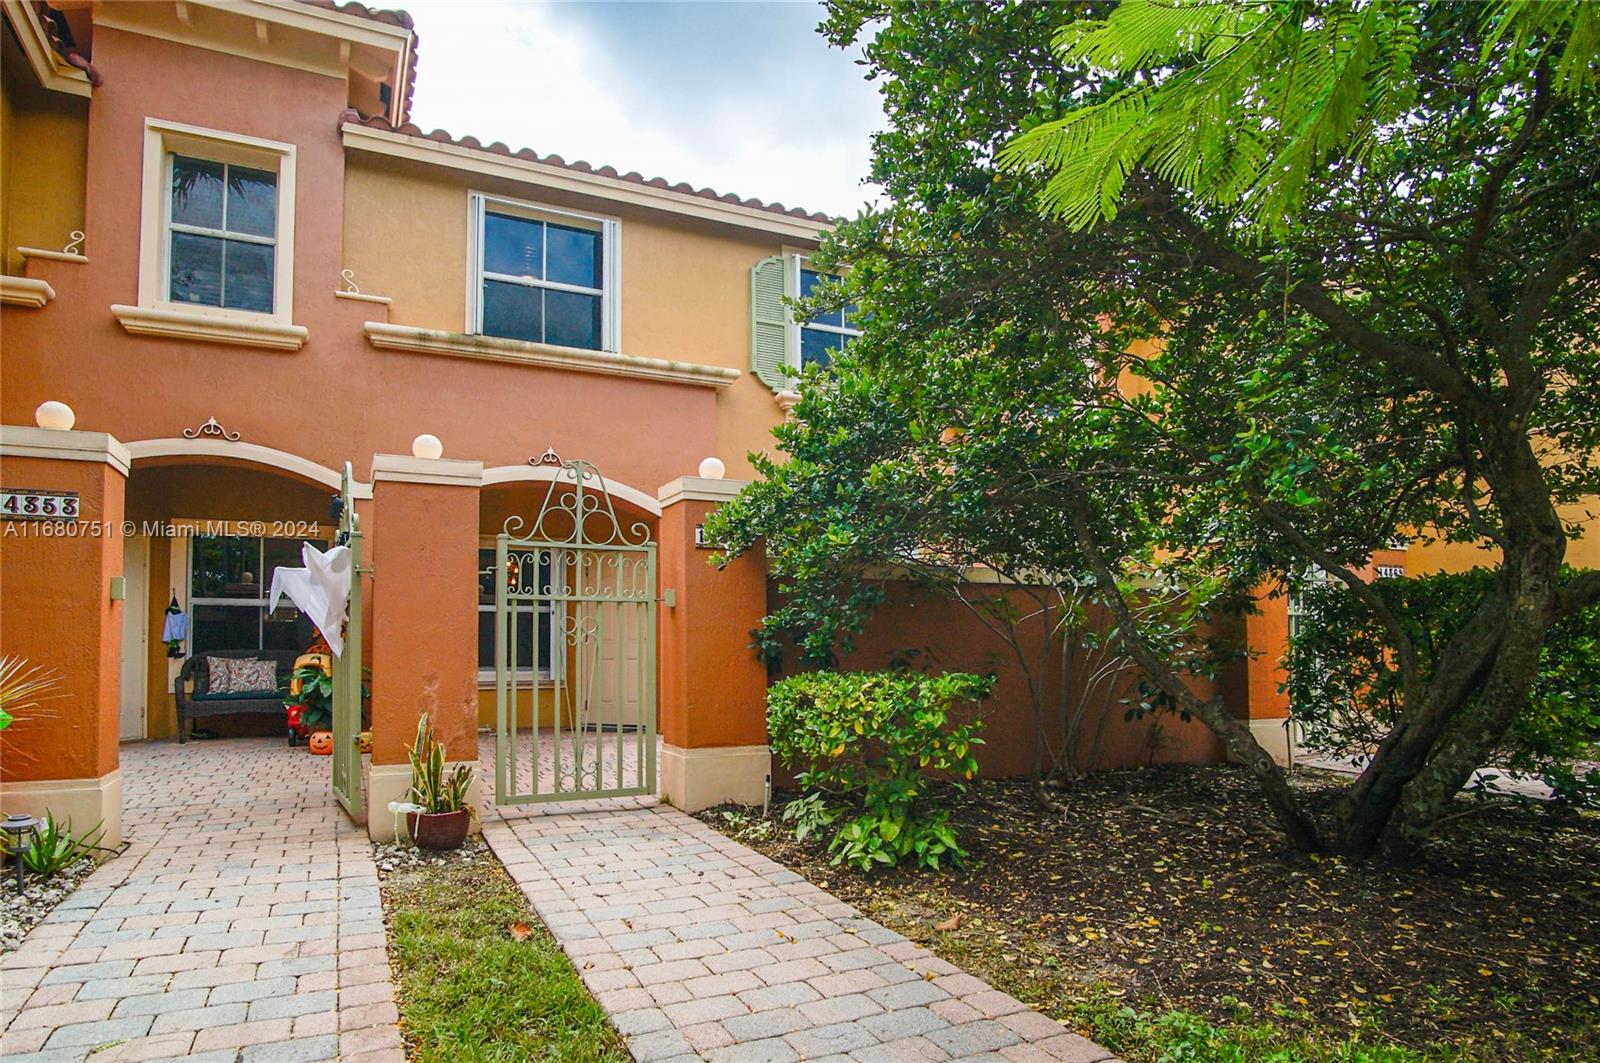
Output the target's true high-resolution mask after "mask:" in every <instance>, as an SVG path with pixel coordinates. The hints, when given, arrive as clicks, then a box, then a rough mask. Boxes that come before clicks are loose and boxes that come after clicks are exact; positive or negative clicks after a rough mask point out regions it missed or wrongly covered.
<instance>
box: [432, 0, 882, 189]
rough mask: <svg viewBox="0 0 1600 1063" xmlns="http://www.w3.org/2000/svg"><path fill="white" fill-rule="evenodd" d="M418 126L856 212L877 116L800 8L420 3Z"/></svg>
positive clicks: (854, 75) (811, 16)
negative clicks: (632, 11) (633, 8)
mask: <svg viewBox="0 0 1600 1063" xmlns="http://www.w3.org/2000/svg"><path fill="white" fill-rule="evenodd" d="M406 10H408V11H410V12H411V14H412V15H413V17H414V18H415V19H416V27H417V33H418V36H419V69H418V82H417V90H416V98H415V101H414V102H413V105H412V120H413V121H415V122H416V123H417V124H418V125H420V126H422V127H423V128H424V129H426V130H431V129H433V128H435V127H442V128H444V129H447V130H449V131H450V132H451V133H452V134H453V135H455V136H458V137H459V136H464V135H467V134H471V135H473V136H476V137H478V138H479V139H480V140H482V141H483V142H484V143H485V144H488V143H491V142H493V141H496V140H499V141H503V142H504V143H506V144H507V145H509V146H510V147H511V148H512V149H517V148H522V147H530V148H533V149H534V150H535V151H538V152H539V153H541V154H550V153H554V154H557V155H560V156H561V157H562V158H564V159H566V160H567V161H569V162H570V161H573V160H576V159H584V160H586V161H588V162H590V163H592V164H594V165H596V166H599V165H602V164H610V165H612V166H615V167H617V169H619V170H621V171H623V172H627V171H629V170H638V171H639V172H640V173H642V174H644V175H645V176H646V177H657V176H660V177H665V178H666V179H667V180H669V181H671V182H674V183H676V182H678V181H688V182H690V183H692V184H694V185H695V187H697V188H699V187H702V186H706V185H710V186H711V187H713V188H715V189H716V190H717V191H718V192H735V193H737V194H739V195H741V196H754V197H756V198H759V199H763V200H766V201H768V202H773V201H779V202H782V203H784V204H786V205H788V206H791V207H793V206H802V207H805V208H806V209H808V210H822V211H827V212H829V213H836V214H853V213H854V212H855V211H856V209H858V208H859V207H860V205H861V204H862V203H863V202H864V201H866V200H867V199H868V198H870V197H872V195H873V192H874V189H872V188H870V187H866V186H862V185H861V183H860V182H861V179H862V178H863V177H864V176H865V175H866V173H867V169H868V160H869V154H870V142H869V137H870V134H871V132H872V131H873V130H874V129H877V128H879V127H881V126H882V124H883V117H882V111H881V108H880V106H879V104H878V101H877V96H876V92H875V90H874V89H873V88H872V87H871V86H870V85H867V84H866V83H865V82H863V81H861V78H860V74H859V68H856V67H854V66H853V65H851V63H850V60H849V58H848V57H846V56H843V55H841V54H840V53H838V52H837V51H836V50H833V49H830V48H829V47H828V45H827V43H826V41H824V40H823V38H822V37H820V36H818V35H817V34H815V33H814V32H811V31H810V29H809V27H810V26H811V25H814V23H815V21H816V19H817V18H818V17H820V14H821V11H820V8H817V7H815V6H814V5H807V6H806V7H804V8H801V7H797V6H787V7H779V6H777V5H727V6H721V7H719V6H717V5H704V6H696V7H693V8H689V7H684V8H677V9H667V8H660V9H655V10H653V11H652V10H643V11H639V12H636V13H637V14H640V15H642V16H648V17H632V14H630V12H629V11H628V10H626V9H623V8H610V9H606V8H603V7H599V6H597V5H592V4H573V5H563V6H559V7H555V6H546V5H543V4H534V3H515V2H511V0H475V2H472V3H462V2H460V0H453V2H452V0H420V2H411V3H407V4H406Z"/></svg>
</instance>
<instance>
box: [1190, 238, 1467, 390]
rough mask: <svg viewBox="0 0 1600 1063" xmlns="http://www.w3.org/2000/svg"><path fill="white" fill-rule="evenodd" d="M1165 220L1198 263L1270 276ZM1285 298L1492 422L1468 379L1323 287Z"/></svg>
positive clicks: (1252, 261)
mask: <svg viewBox="0 0 1600 1063" xmlns="http://www.w3.org/2000/svg"><path fill="white" fill-rule="evenodd" d="M1164 217H1165V218H1166V219H1167V221H1168V222H1169V224H1171V225H1172V226H1173V227H1174V228H1175V229H1176V230H1177V231H1178V232H1179V233H1180V234H1181V235H1182V237H1183V239H1184V240H1186V241H1188V243H1189V245H1190V246H1191V247H1192V248H1193V249H1194V251H1195V253H1196V257H1197V258H1198V260H1199V261H1201V262H1202V263H1204V264H1205V265H1208V266H1210V267H1211V268H1212V269H1215V270H1218V271H1219V272H1222V273H1225V274H1228V275H1229V276H1233V277H1237V278H1239V279H1240V280H1244V281H1251V282H1259V281H1260V280H1261V279H1262V278H1263V277H1265V276H1267V275H1268V273H1269V272H1270V268H1269V267H1268V266H1267V265H1266V263H1264V262H1262V261H1261V260H1259V259H1256V258H1253V257H1251V256H1249V255H1247V254H1245V253H1244V252H1242V251H1239V250H1238V249H1237V248H1234V247H1230V246H1228V245H1227V244H1224V243H1222V242H1221V241H1220V240H1218V239H1217V238H1216V237H1214V236H1212V235H1211V234H1210V233H1209V232H1207V231H1206V230H1205V229H1203V228H1201V227H1200V226H1199V225H1196V224H1195V223H1194V222H1193V221H1191V220H1189V219H1188V218H1187V217H1185V216H1184V215H1183V214H1182V213H1181V212H1180V211H1178V210H1176V209H1169V210H1168V211H1166V212H1165V215H1164ZM1286 297H1287V299H1288V300H1289V301H1290V302H1292V303H1294V304H1295V305H1296V306H1299V307H1300V308H1301V309H1302V310H1304V311H1306V312H1307V313H1308V314H1310V315H1311V316H1312V317H1314V318H1316V319H1317V320H1318V321H1321V322H1322V323H1323V324H1324V325H1325V326H1327V328H1328V331H1329V332H1331V333H1332V334H1333V335H1334V336H1335V338H1337V339H1339V340H1340V341H1341V342H1343V343H1345V344H1347V345H1348V346H1350V347H1351V348H1353V349H1355V350H1357V351H1360V352H1361V353H1362V354H1365V355H1367V356H1369V357H1371V358H1375V359H1377V360H1378V361H1380V362H1382V363H1383V364H1384V365H1387V366H1389V367H1390V368H1392V369H1394V370H1395V371H1396V372H1400V373H1403V374H1406V375H1409V376H1410V377H1411V378H1413V379H1415V380H1417V381H1420V382H1421V383H1423V384H1425V385H1426V386H1427V387H1429V388H1431V389H1432V390H1434V391H1436V392H1438V393H1439V394H1440V395H1442V396H1443V397H1445V398H1447V399H1449V400H1450V401H1452V402H1454V403H1455V404H1456V405H1457V406H1460V407H1461V408H1462V409H1464V410H1468V411H1470V412H1471V413H1472V414H1473V416H1474V418H1475V419H1482V420H1492V419H1493V418H1494V415H1495V412H1496V411H1495V407H1494V403H1493V402H1492V401H1491V400H1490V399H1489V398H1488V397H1487V396H1486V395H1484V394H1483V392H1482V391H1481V390H1479V388H1478V386H1477V385H1476V384H1475V383H1474V382H1473V381H1472V379H1471V378H1470V377H1468V376H1467V375H1466V374H1464V373H1462V372H1461V371H1460V370H1459V369H1457V368H1456V367H1455V366H1453V365H1451V364H1450V363H1449V362H1447V361H1445V360H1444V359H1443V358H1440V357H1439V356H1438V355H1436V354H1433V353H1431V352H1429V351H1425V350H1423V349H1422V348H1420V347H1417V346H1414V345H1413V344H1410V343H1407V342H1405V341H1403V340H1399V339H1396V338H1395V337H1393V336H1389V335H1385V334H1384V333H1382V332H1378V331H1377V330H1375V329H1373V328H1372V327H1370V326H1369V325H1367V324H1366V323H1365V322H1363V321H1361V320H1360V319H1359V318H1357V317H1356V316H1355V315H1354V314H1351V313H1350V312H1349V311H1348V310H1346V309H1345V308H1344V307H1342V306H1340V305H1339V304H1338V303H1337V302H1335V301H1334V300H1333V299H1332V298H1331V297H1330V296H1329V295H1328V293H1327V291H1326V290H1325V289H1324V288H1323V287H1322V286H1321V285H1320V284H1317V283H1316V282H1314V281H1310V280H1304V279H1302V280H1299V281H1296V282H1295V283H1294V284H1293V286H1292V287H1290V288H1289V290H1288V292H1287V293H1286Z"/></svg>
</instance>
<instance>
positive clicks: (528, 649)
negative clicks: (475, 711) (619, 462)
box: [478, 456, 660, 804]
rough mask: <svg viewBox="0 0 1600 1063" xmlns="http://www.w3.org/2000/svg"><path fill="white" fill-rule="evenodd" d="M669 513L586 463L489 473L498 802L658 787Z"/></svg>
mask: <svg viewBox="0 0 1600 1063" xmlns="http://www.w3.org/2000/svg"><path fill="white" fill-rule="evenodd" d="M579 514H581V517H580V516H579ZM659 518H660V506H659V504H658V503H657V502H656V500H655V499H654V498H652V497H650V496H649V495H647V494H645V493H644V492H643V491H640V490H638V489H637V488H634V487H632V486H630V485H628V484H626V483H625V482H619V481H614V480H612V479H610V478H609V477H607V476H605V475H604V474H603V473H602V472H601V471H600V470H598V469H596V468H595V467H594V466H592V465H589V464H587V463H585V462H582V461H568V462H564V463H563V462H560V461H559V459H555V458H554V457H553V456H552V457H551V458H549V459H546V460H544V461H541V462H539V463H534V464H528V465H523V466H512V467H502V468H496V469H488V470H485V473H484V486H483V489H482V494H481V496H480V522H479V542H478V576H479V606H478V608H479V625H480V626H479V642H478V646H479V661H478V664H479V672H478V675H479V721H480V724H481V725H482V726H484V727H492V728H494V731H495V740H494V743H493V744H492V745H491V746H490V748H489V749H488V750H486V757H485V760H486V762H487V766H490V767H491V770H492V771H493V773H494V775H493V778H494V782H495V792H496V795H497V800H498V801H500V802H501V803H502V804H518V803H539V802H544V801H552V800H573V799H579V798H590V797H601V796H618V795H628V794H639V793H650V794H654V793H655V792H656V773H655V764H656V756H657V728H656V724H657V718H656V713H657V704H656V690H657V660H656V653H655V645H656V630H657V626H656V606H657V578H656V542H657V532H658V525H659ZM580 528H581V529H582V530H581V532H580Z"/></svg>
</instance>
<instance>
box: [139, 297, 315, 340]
mask: <svg viewBox="0 0 1600 1063" xmlns="http://www.w3.org/2000/svg"><path fill="white" fill-rule="evenodd" d="M111 313H112V314H113V315H114V316H115V317H116V319H117V320H118V321H120V322H122V327H123V328H125V329H127V330H128V331H129V332H130V333H132V334H133V335H135V336H161V337H164V338H166V339H178V340H200V341H203V342H205V343H231V344H234V345H236V346H240V347H265V348H268V349H269V350H278V351H298V350H299V349H300V348H301V347H303V346H304V345H305V342H306V339H307V338H308V337H309V336H310V335H311V333H310V331H309V330H308V329H307V328H306V327H305V326H304V325H285V324H283V323H281V322H277V321H269V320H264V319H263V320H256V319H254V318H250V317H246V316H244V315H243V314H238V315H223V314H203V313H200V312H199V311H195V310H164V309H155V308H153V307H143V306H127V305H125V304H122V303H115V304H113V305H112V307H111Z"/></svg>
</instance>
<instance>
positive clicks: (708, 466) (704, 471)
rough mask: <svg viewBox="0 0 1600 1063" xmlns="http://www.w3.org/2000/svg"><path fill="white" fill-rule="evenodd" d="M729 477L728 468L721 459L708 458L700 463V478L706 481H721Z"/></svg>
mask: <svg viewBox="0 0 1600 1063" xmlns="http://www.w3.org/2000/svg"><path fill="white" fill-rule="evenodd" d="M726 475H728V467H727V466H726V465H724V464H722V459H721V458H707V459H706V460H705V461H702V462H701V463H700V476H701V478H702V479H705V480H720V479H722V478H723V477H724V476H726Z"/></svg>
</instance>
